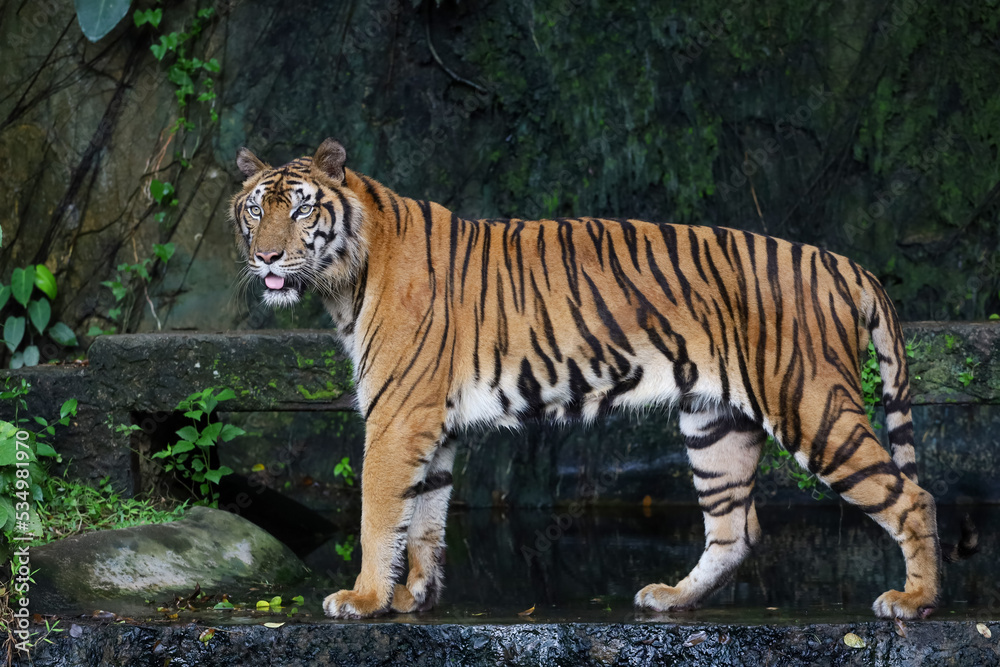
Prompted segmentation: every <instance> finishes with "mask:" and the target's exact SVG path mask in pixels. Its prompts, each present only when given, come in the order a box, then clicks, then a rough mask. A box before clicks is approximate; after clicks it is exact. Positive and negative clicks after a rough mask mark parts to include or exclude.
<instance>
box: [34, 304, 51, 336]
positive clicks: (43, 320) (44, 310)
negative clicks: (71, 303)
mask: <svg viewBox="0 0 1000 667" xmlns="http://www.w3.org/2000/svg"><path fill="white" fill-rule="evenodd" d="M28 317H30V318H31V323H32V324H34V325H35V330H36V331H38V333H44V332H45V327H47V326H48V325H49V320H50V319H51V318H52V306H50V305H49V302H48V300H47V299H36V300H35V301H32V302H31V303H29V304H28Z"/></svg>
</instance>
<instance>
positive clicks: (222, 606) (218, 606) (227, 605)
mask: <svg viewBox="0 0 1000 667" xmlns="http://www.w3.org/2000/svg"><path fill="white" fill-rule="evenodd" d="M212 609H236V607H234V606H233V603H232V602H230V601H229V600H223V601H222V602H219V603H218V604H216V605H215V606H214V607H212Z"/></svg>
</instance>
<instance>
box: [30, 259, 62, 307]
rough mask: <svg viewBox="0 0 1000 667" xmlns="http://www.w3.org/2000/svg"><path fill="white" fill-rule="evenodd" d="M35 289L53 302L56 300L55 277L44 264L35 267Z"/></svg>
mask: <svg viewBox="0 0 1000 667" xmlns="http://www.w3.org/2000/svg"><path fill="white" fill-rule="evenodd" d="M35 287H37V288H38V289H40V290H42V291H43V292H45V296H47V297H49V298H50V299H52V300H53V301H55V300H56V294H58V290H57V289H56V277H55V276H54V275H52V272H51V271H49V269H48V267H47V266H45V265H44V264H36V265H35Z"/></svg>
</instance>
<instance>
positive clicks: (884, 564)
mask: <svg viewBox="0 0 1000 667" xmlns="http://www.w3.org/2000/svg"><path fill="white" fill-rule="evenodd" d="M965 512H969V513H970V514H971V515H972V517H973V519H974V521H975V523H976V526H977V528H978V529H979V532H980V546H981V551H980V553H979V554H977V555H976V556H975V557H973V558H972V559H970V560H967V561H963V562H961V563H952V564H948V563H946V564H945V565H944V570H943V575H944V576H943V594H942V604H941V605H940V606H939V608H938V611H937V612H936V614H935V616H936V617H937V618H942V617H944V616H946V615H949V614H952V613H955V614H960V615H962V616H970V615H971V616H970V617H979V616H983V615H985V616H988V617H997V616H998V615H1000V584H998V582H997V581H996V577H995V575H994V571H993V566H994V565H995V563H996V560H995V559H996V556H997V554H1000V551H998V549H997V547H998V546H1000V545H998V544H997V538H996V536H997V534H998V530H997V529H998V528H1000V507H997V506H979V507H968V508H965V507H961V508H957V507H944V508H939V512H938V515H939V523H940V524H941V525H940V529H941V535H942V538H943V540H944V541H946V542H947V541H955V540H957V538H958V532H959V522H960V519H961V516H962V514H964V513H965ZM758 515H759V518H760V523H761V527H762V531H763V537H762V540H761V543H760V544H759V545H758V547H757V548H756V549H755V551H754V552H753V553H752V554H751V555H750V556H749V557H748V558H747V560H746V561H745V562H744V563H743V565H742V566H741V567H740V568H739V570H738V571H737V573H736V575H735V576H734V578H733V580H732V581H731V582H730V583H728V584H727V585H725V586H724V587H722V588H721V589H720V590H719V591H718V592H716V593H715V594H714V595H713V596H712V597H711V598H710V599H709V600H707V601H706V603H705V605H704V606H703V608H702V609H699V610H696V611H693V612H685V613H682V614H676V613H675V614H671V615H670V616H669V618H668V617H666V616H663V615H644V614H636V613H635V611H634V610H633V608H632V603H631V601H632V596H633V595H634V594H635V592H636V591H637V590H638V589H639V588H641V587H642V586H644V585H646V584H649V583H653V582H664V583H670V584H673V583H676V582H677V581H679V580H680V579H682V578H683V577H684V576H685V575H686V574H687V572H688V571H689V570H690V569H691V567H693V566H694V564H695V563H696V562H697V559H698V557H699V555H700V553H701V550H702V545H703V543H704V534H703V530H704V528H703V523H702V519H701V512H700V511H699V510H697V509H696V508H691V507H676V508H655V509H649V510H647V511H645V512H643V511H642V510H641V509H640V510H629V511H607V510H605V511H592V512H587V513H583V514H580V515H579V516H572V515H571V513H570V512H569V510H565V509H564V510H539V511H531V510H523V509H522V510H516V511H509V512H506V513H501V512H496V511H490V510H469V511H465V512H457V513H453V514H452V516H451V517H450V519H449V523H448V531H447V541H448V554H447V563H446V565H445V573H446V574H445V581H446V588H445V591H444V594H443V597H442V602H441V604H440V605H439V607H438V609H437V610H435V611H434V612H432V613H431V614H429V615H427V619H428V620H432V619H433V620H450V621H464V622H475V621H476V620H477V619H487V618H488V619H490V620H491V621H493V622H497V621H505V620H508V619H509V620H514V621H517V620H522V621H523V620H525V619H526V618H529V617H521V616H517V612H521V611H523V610H526V609H528V608H530V607H532V606H534V607H535V611H534V612H533V613H532V614H531V616H530V619H532V620H534V621H542V622H544V621H556V620H581V621H583V620H586V621H600V622H629V621H633V620H642V619H643V618H649V619H650V620H673V621H683V620H692V621H701V622H705V621H712V622H744V623H756V622H769V623H775V622H782V623H801V622H819V621H820V620H824V621H832V620H848V619H851V618H856V619H858V620H870V619H871V618H872V616H871V611H870V606H871V603H872V602H873V601H874V600H875V598H877V597H878V596H879V595H880V594H881V593H883V592H885V591H886V590H889V589H892V588H901V587H902V586H903V584H904V580H905V568H904V563H903V557H902V554H901V552H900V550H899V547H898V546H897V545H896V544H895V543H894V542H893V541H892V540H891V539H890V538H888V536H887V535H886V534H885V532H884V531H883V530H882V529H881V528H880V527H878V526H877V525H875V523H874V522H872V521H871V520H870V519H868V518H867V517H866V516H864V515H863V514H861V513H860V512H859V511H857V510H856V509H854V508H852V507H849V506H844V507H842V508H841V507H809V506H805V507H802V506H791V507H788V506H774V505H771V506H766V507H763V508H760V510H759V512H758ZM343 539H344V538H343V537H340V539H339V541H341V542H342V541H343ZM337 541H338V539H334V540H332V541H331V543H328V545H324V547H322V548H320V549H318V550H317V551H316V552H314V553H312V554H310V555H309V556H307V558H306V562H307V564H308V565H309V566H310V567H311V568H313V570H314V571H315V572H316V573H318V574H319V573H327V574H330V573H338V574H335V575H334V576H333V579H335V580H336V579H343V577H344V576H345V575H346V576H347V583H350V582H351V581H352V580H353V576H354V575H355V574H356V572H357V568H358V567H359V563H357V561H356V560H352V561H351V562H350V563H345V562H344V561H343V559H342V558H341V557H340V556H338V555H337V554H336V553H335V552H334V551H333V549H332V544H334V543H336V542H337ZM331 583H336V582H331ZM473 614H483V615H482V616H478V615H475V616H474V615H473ZM423 616H424V615H420V617H423ZM985 616H984V617H985Z"/></svg>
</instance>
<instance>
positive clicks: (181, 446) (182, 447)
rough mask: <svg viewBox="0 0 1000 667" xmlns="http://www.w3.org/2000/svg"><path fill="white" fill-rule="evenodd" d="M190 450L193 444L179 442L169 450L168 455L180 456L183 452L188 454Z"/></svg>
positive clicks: (186, 441)
mask: <svg viewBox="0 0 1000 667" xmlns="http://www.w3.org/2000/svg"><path fill="white" fill-rule="evenodd" d="M192 449H194V443H193V442H190V441H188V440H181V441H180V442H178V443H177V444H176V445H174V446H173V447H171V448H170V453H171V454H174V455H176V454H181V453H183V452H190V451H191V450H192Z"/></svg>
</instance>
